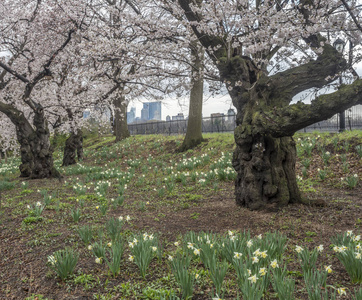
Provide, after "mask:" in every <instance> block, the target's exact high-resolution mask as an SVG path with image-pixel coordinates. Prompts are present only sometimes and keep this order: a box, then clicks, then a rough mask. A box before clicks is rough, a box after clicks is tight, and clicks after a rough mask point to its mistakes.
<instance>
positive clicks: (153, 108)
mask: <svg viewBox="0 0 362 300" xmlns="http://www.w3.org/2000/svg"><path fill="white" fill-rule="evenodd" d="M148 105H149V106H148V107H149V120H161V102H160V101H157V102H149V103H148Z"/></svg>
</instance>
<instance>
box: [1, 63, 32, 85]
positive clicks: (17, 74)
mask: <svg viewBox="0 0 362 300" xmlns="http://www.w3.org/2000/svg"><path fill="white" fill-rule="evenodd" d="M0 67H2V68H3V69H4V70H5V71H6V72H8V73H10V74H11V75H13V76H15V77H16V78H18V79H19V80H21V81H22V82H25V83H29V82H30V81H29V79H27V78H26V77H24V76H23V75H20V74H19V73H18V72H16V71H14V70H13V69H11V68H10V67H9V66H7V65H6V64H4V63H2V62H1V61H0Z"/></svg>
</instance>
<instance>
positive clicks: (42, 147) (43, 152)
mask: <svg viewBox="0 0 362 300" xmlns="http://www.w3.org/2000/svg"><path fill="white" fill-rule="evenodd" d="M0 111H1V112H3V113H4V114H6V115H7V116H8V117H9V118H10V120H11V121H12V122H13V123H14V125H15V126H16V135H17V140H18V142H19V144H20V156H21V165H20V166H19V169H20V173H21V174H20V176H21V177H30V178H34V179H35V178H49V177H57V178H60V177H61V176H60V174H59V172H58V171H57V170H56V169H55V167H54V161H53V148H52V147H51V144H50V133H49V129H48V123H47V121H46V119H45V116H44V111H43V108H42V107H41V106H40V105H39V106H38V107H37V108H36V110H35V111H34V117H33V125H34V128H33V127H32V126H31V125H30V123H29V122H28V120H27V119H26V118H25V116H24V113H23V112H21V111H19V110H17V109H16V108H14V107H12V106H11V105H8V104H5V103H1V102H0Z"/></svg>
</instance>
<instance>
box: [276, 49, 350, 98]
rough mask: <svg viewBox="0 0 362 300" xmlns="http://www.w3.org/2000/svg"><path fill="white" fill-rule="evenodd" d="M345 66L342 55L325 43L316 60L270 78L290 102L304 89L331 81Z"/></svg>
mask: <svg viewBox="0 0 362 300" xmlns="http://www.w3.org/2000/svg"><path fill="white" fill-rule="evenodd" d="M346 67H347V63H346V61H345V60H344V59H343V57H342V55H340V54H339V53H338V52H337V50H335V49H334V48H333V47H332V46H330V45H325V46H324V51H323V53H322V54H321V55H320V56H319V57H318V58H317V59H316V60H313V61H310V62H309V63H307V64H303V65H300V66H298V67H295V68H292V69H288V70H286V71H284V72H280V73H277V74H275V75H273V76H270V80H271V82H272V84H273V85H274V86H275V87H277V88H278V89H279V90H280V91H282V92H281V93H282V94H283V96H284V97H285V98H286V100H289V102H290V101H291V100H292V98H293V96H295V95H296V94H298V93H300V92H302V91H304V90H307V89H310V88H322V87H323V86H325V85H326V84H328V83H330V82H332V81H333V80H334V79H333V78H332V77H334V76H335V75H336V74H338V73H339V72H341V71H343V70H345V69H346Z"/></svg>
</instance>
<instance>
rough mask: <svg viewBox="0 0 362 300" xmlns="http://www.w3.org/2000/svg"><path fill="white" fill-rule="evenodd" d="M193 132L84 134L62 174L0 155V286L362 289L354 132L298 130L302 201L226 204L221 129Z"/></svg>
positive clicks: (245, 293) (155, 294)
mask: <svg viewBox="0 0 362 300" xmlns="http://www.w3.org/2000/svg"><path fill="white" fill-rule="evenodd" d="M204 137H205V138H206V141H205V142H204V143H202V144H201V145H200V146H198V147H197V148H195V149H193V150H189V151H187V152H185V153H179V152H177V148H178V147H179V146H180V145H181V143H182V136H155V135H150V136H135V137H131V138H129V139H127V140H125V141H122V142H120V143H117V144H115V143H114V142H113V141H114V138H113V137H111V136H100V137H92V138H88V139H86V140H85V142H84V144H85V147H86V148H85V159H84V161H82V162H80V163H79V164H77V165H75V166H69V167H66V168H61V167H60V165H61V158H62V153H61V147H60V148H59V149H58V150H57V151H56V152H55V153H54V157H55V159H56V165H57V167H58V168H59V170H60V171H61V173H62V174H63V176H64V179H63V180H62V181H58V180H56V179H52V180H23V179H21V178H19V177H18V176H19V172H18V165H19V158H10V159H8V161H7V162H5V161H4V160H2V161H1V163H0V191H1V194H0V195H1V198H0V200H1V206H0V228H1V230H0V257H1V260H0V282H1V283H0V299H39V300H40V299H179V298H180V299H181V298H184V299H185V298H187V297H189V298H190V297H191V295H192V298H190V299H213V298H216V299H219V298H220V299H252V300H257V299H261V297H263V299H327V298H328V299H362V286H361V284H362V259H361V253H362V250H361V246H362V245H361V241H360V232H361V226H362V197H361V194H362V184H361V182H360V180H361V177H362V158H361V157H362V132H361V131H353V132H346V133H343V134H325V133H323V134H322V133H313V134H300V133H299V134H297V135H296V136H295V141H296V143H297V150H298V162H297V174H298V184H299V186H300V189H301V191H302V192H303V195H304V197H305V198H306V199H307V200H308V202H309V203H310V204H309V205H290V206H288V207H285V208H283V209H279V210H274V211H272V212H271V211H259V212H257V211H248V210H246V209H244V208H241V207H238V206H236V205H235V201H234V195H233V193H234V183H233V180H234V178H235V176H236V174H235V171H234V170H233V168H232V164H231V159H232V151H233V147H234V139H233V135H232V134H209V135H205V136H204ZM326 293H328V295H326ZM344 293H345V295H344ZM322 296H323V297H324V298H321V297H322ZM325 297H327V298H325ZM334 297H335V298H334Z"/></svg>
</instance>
